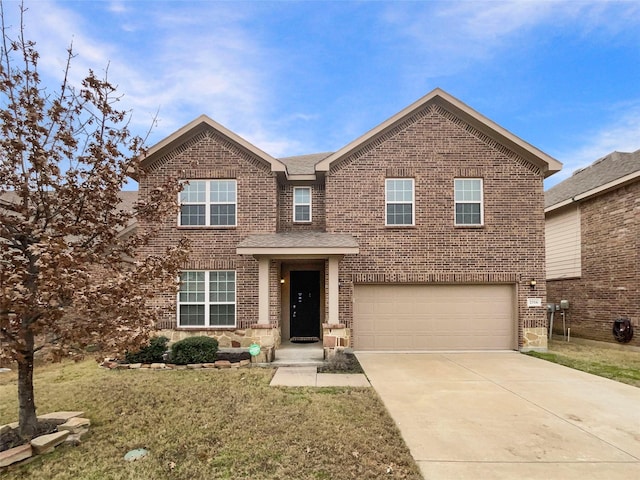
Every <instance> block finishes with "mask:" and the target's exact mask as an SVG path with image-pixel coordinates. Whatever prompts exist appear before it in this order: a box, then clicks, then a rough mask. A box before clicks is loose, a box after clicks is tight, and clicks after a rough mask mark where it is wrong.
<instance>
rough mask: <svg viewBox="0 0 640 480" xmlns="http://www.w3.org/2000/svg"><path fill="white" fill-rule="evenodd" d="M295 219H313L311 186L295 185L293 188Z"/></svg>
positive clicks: (297, 220) (305, 220)
mask: <svg viewBox="0 0 640 480" xmlns="http://www.w3.org/2000/svg"><path fill="white" fill-rule="evenodd" d="M293 221H294V222H310V221H311V188H309V187H294V189H293Z"/></svg>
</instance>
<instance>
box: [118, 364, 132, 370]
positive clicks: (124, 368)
mask: <svg viewBox="0 0 640 480" xmlns="http://www.w3.org/2000/svg"><path fill="white" fill-rule="evenodd" d="M115 368H116V369H118V370H128V369H129V364H128V363H117V364H116V366H115Z"/></svg>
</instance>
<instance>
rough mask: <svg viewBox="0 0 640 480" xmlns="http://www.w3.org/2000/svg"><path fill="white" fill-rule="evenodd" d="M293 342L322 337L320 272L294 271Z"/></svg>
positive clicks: (292, 285) (291, 300) (292, 273)
mask: <svg viewBox="0 0 640 480" xmlns="http://www.w3.org/2000/svg"><path fill="white" fill-rule="evenodd" d="M290 306H291V307H290V312H289V313H290V316H289V318H290V319H291V320H290V322H291V323H290V334H291V339H292V340H296V339H299V340H311V339H312V338H319V337H320V272H319V271H317V270H315V271H313V270H312V271H292V272H291V297H290Z"/></svg>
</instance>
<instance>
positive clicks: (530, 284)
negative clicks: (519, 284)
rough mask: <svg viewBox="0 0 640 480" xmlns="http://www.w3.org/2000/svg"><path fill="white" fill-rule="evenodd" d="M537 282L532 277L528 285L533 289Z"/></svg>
mask: <svg viewBox="0 0 640 480" xmlns="http://www.w3.org/2000/svg"><path fill="white" fill-rule="evenodd" d="M537 284H538V282H536V279H535V278H532V279H531V281H530V282H529V286H530V287H531V290H534V289H535V288H536V285H537Z"/></svg>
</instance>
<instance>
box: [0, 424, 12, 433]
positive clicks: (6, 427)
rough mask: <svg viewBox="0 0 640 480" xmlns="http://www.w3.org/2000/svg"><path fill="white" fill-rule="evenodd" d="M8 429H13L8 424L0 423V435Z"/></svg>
mask: <svg viewBox="0 0 640 480" xmlns="http://www.w3.org/2000/svg"><path fill="white" fill-rule="evenodd" d="M10 430H13V429H12V428H11V427H10V426H9V425H0V435H3V434H5V433H7V432H8V431H10Z"/></svg>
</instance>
